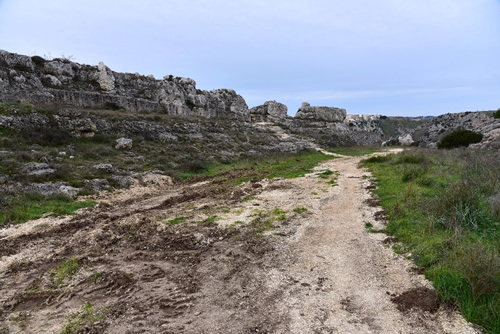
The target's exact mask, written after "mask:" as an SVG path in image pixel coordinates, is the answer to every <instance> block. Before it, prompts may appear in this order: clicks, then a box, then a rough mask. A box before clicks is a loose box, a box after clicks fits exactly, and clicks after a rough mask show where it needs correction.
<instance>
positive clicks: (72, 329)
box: [61, 302, 106, 334]
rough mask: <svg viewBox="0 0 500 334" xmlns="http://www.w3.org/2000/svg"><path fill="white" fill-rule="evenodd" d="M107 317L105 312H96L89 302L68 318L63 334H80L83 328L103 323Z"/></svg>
mask: <svg viewBox="0 0 500 334" xmlns="http://www.w3.org/2000/svg"><path fill="white" fill-rule="evenodd" d="M105 316H106V313H105V312H104V311H103V310H96V309H94V306H93V305H92V304H91V303H90V302H87V303H85V304H84V305H82V307H81V308H80V310H78V311H77V312H74V313H70V314H69V315H67V316H66V325H65V326H64V328H63V329H62V331H61V334H74V333H80V330H81V329H82V327H84V326H89V325H92V324H93V323H95V322H99V321H102V320H103V319H104V317H105Z"/></svg>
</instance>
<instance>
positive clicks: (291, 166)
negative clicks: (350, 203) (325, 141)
mask: <svg viewBox="0 0 500 334" xmlns="http://www.w3.org/2000/svg"><path fill="white" fill-rule="evenodd" d="M331 159H333V157H331V156H328V155H326V154H323V153H321V152H317V151H303V152H300V153H297V154H292V155H283V156H275V157H266V158H256V159H242V160H240V161H236V162H233V163H230V164H213V165H209V166H208V167H207V168H206V169H205V170H200V172H192V171H188V172H183V173H182V174H181V179H189V178H192V177H194V176H197V175H203V176H216V175H221V177H222V178H224V175H223V174H224V173H226V172H229V171H233V172H234V170H242V172H241V174H242V175H241V176H240V177H235V178H231V179H230V181H229V182H231V183H234V184H239V183H243V182H247V181H251V180H260V179H263V178H268V179H273V178H277V177H282V178H296V177H302V176H304V175H305V174H307V173H310V172H311V171H312V169H313V168H314V167H316V165H317V164H318V163H320V162H323V161H327V160H331Z"/></svg>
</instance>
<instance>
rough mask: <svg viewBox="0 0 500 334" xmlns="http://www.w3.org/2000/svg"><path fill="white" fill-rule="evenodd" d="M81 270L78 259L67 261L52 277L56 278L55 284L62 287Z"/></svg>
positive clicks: (55, 270) (62, 263) (63, 262)
mask: <svg viewBox="0 0 500 334" xmlns="http://www.w3.org/2000/svg"><path fill="white" fill-rule="evenodd" d="M78 270H80V263H79V262H78V259H76V258H72V259H66V260H64V261H62V262H61V263H60V264H59V265H58V266H57V268H56V269H54V272H53V273H52V277H53V278H54V283H55V284H56V285H61V284H63V283H64V281H65V280H68V279H71V278H72V277H73V276H74V275H76V273H77V272H78Z"/></svg>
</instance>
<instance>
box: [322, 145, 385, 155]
mask: <svg viewBox="0 0 500 334" xmlns="http://www.w3.org/2000/svg"><path fill="white" fill-rule="evenodd" d="M327 151H328V152H331V153H336V154H341V155H347V156H350V157H359V156H362V155H367V154H372V153H375V152H383V151H384V149H383V148H380V147H369V146H352V147H336V148H331V149H327Z"/></svg>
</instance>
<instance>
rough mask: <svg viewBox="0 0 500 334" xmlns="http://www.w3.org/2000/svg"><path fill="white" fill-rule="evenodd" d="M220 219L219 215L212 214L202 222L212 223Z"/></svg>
mask: <svg viewBox="0 0 500 334" xmlns="http://www.w3.org/2000/svg"><path fill="white" fill-rule="evenodd" d="M218 220H220V218H219V217H217V216H210V217H208V218H206V219H204V220H203V221H202V222H201V224H211V223H215V222H216V221H218Z"/></svg>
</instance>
